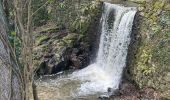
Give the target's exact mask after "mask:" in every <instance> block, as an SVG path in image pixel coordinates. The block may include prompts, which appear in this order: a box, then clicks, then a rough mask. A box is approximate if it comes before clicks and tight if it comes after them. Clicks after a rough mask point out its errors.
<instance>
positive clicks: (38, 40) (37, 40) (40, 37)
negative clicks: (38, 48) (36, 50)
mask: <svg viewBox="0 0 170 100" xmlns="http://www.w3.org/2000/svg"><path fill="white" fill-rule="evenodd" d="M47 40H49V37H48V36H45V35H42V36H39V37H37V38H36V45H41V44H42V42H44V41H47Z"/></svg>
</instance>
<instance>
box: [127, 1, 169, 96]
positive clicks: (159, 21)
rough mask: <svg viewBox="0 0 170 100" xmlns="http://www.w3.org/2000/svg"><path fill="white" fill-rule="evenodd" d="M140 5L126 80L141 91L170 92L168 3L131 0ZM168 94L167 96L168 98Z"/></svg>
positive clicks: (167, 93)
mask: <svg viewBox="0 0 170 100" xmlns="http://www.w3.org/2000/svg"><path fill="white" fill-rule="evenodd" d="M129 1H132V2H135V3H137V4H138V6H139V7H138V10H139V12H138V15H137V19H136V22H135V25H136V26H134V30H133V34H132V35H133V36H132V42H131V45H130V49H129V57H128V61H127V64H128V67H127V72H126V75H125V76H126V77H128V76H129V77H128V78H130V79H131V80H132V81H134V82H135V83H136V84H137V86H138V87H139V88H141V89H142V88H144V87H152V88H154V89H155V90H158V91H163V93H162V94H161V96H163V97H167V98H169V97H168V95H169V94H170V92H168V91H169V90H170V81H169V78H167V77H169V73H170V52H169V50H170V47H169V45H170V29H169V27H170V10H169V4H170V3H169V1H168V0H129ZM165 94H166V96H165Z"/></svg>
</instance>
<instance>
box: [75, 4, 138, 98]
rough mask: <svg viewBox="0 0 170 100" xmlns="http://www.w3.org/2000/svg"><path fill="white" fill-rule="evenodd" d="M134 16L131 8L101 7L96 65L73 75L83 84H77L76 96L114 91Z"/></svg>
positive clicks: (123, 61) (123, 63) (124, 61)
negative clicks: (79, 85)
mask: <svg viewBox="0 0 170 100" xmlns="http://www.w3.org/2000/svg"><path fill="white" fill-rule="evenodd" d="M135 13H136V10H135V8H132V7H123V6H119V5H115V4H110V3H104V10H103V14H102V18H101V26H102V27H101V28H102V29H101V37H100V45H99V51H98V55H97V58H96V62H95V63H94V64H91V65H89V66H88V67H87V68H85V69H82V70H80V71H78V72H74V73H73V77H74V78H78V79H80V80H81V81H87V82H84V83H82V84H81V87H80V90H79V93H80V95H86V94H93V93H95V92H101V91H102V92H107V89H108V87H110V88H113V89H118V86H119V83H120V80H121V76H122V71H123V68H124V67H125V66H126V57H127V51H128V46H129V43H130V35H131V30H132V25H133V20H134V16H135Z"/></svg>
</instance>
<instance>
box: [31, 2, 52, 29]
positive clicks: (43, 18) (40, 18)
mask: <svg viewBox="0 0 170 100" xmlns="http://www.w3.org/2000/svg"><path fill="white" fill-rule="evenodd" d="M48 1H49V2H52V1H53V0H48ZM45 2H47V1H46V0H33V3H32V4H33V5H32V7H33V12H35V11H37V10H38V11H37V12H36V14H35V15H34V17H33V22H34V25H35V26H42V25H44V24H46V22H47V21H48V20H49V13H50V8H49V7H48V8H47V6H46V5H44V4H45ZM43 5H44V6H43ZM42 6H43V7H42ZM40 7H41V9H39V8H40Z"/></svg>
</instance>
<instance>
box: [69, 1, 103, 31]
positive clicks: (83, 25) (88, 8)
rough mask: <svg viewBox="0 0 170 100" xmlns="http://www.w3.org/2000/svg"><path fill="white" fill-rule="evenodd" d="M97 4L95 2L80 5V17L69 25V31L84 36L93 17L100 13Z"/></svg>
mask: <svg viewBox="0 0 170 100" xmlns="http://www.w3.org/2000/svg"><path fill="white" fill-rule="evenodd" d="M99 4H100V2H99V1H95V2H91V3H89V4H87V5H82V6H81V9H80V12H81V13H80V15H79V16H78V17H77V18H76V20H75V21H74V22H73V23H72V25H71V31H76V32H77V33H81V34H84V33H85V32H86V31H87V30H88V27H89V26H90V24H91V22H92V20H94V19H95V16H96V15H97V14H98V13H99V12H100V11H99Z"/></svg>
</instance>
